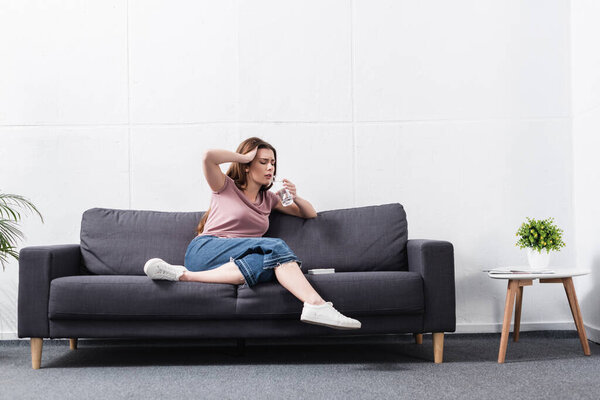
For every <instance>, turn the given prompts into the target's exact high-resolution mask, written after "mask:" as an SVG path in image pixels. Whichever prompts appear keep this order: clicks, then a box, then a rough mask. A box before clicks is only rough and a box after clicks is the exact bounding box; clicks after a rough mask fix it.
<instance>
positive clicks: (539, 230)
mask: <svg viewBox="0 0 600 400" xmlns="http://www.w3.org/2000/svg"><path fill="white" fill-rule="evenodd" d="M562 233H563V231H562V229H560V228H559V227H557V226H556V225H555V224H554V218H548V219H541V220H537V219H531V218H529V217H527V221H526V222H523V224H521V227H520V228H519V230H518V231H517V237H518V238H519V240H517V244H516V245H517V246H519V248H521V249H523V248H527V259H528V261H529V266H530V267H531V268H546V267H547V266H548V263H549V262H550V250H555V251H559V250H560V249H561V247H564V246H565V242H563V240H562Z"/></svg>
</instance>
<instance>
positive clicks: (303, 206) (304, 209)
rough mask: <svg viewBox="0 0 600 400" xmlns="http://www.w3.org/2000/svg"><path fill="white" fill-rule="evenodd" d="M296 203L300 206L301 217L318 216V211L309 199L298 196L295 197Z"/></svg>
mask: <svg viewBox="0 0 600 400" xmlns="http://www.w3.org/2000/svg"><path fill="white" fill-rule="evenodd" d="M294 203H296V205H297V206H298V209H299V210H300V217H302V218H317V212H316V211H315V208H314V207H313V206H312V204H310V203H309V202H308V200H304V199H303V198H301V197H299V196H296V198H295V199H294Z"/></svg>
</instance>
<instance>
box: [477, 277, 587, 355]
mask: <svg viewBox="0 0 600 400" xmlns="http://www.w3.org/2000/svg"><path fill="white" fill-rule="evenodd" d="M515 269H520V270H522V269H524V267H518V268H515ZM552 269H553V270H554V271H555V273H553V274H524V273H506V274H492V273H489V272H488V276H489V277H490V278H493V279H508V288H507V291H506V303H505V305H504V320H503V322H502V335H501V337H500V350H499V352H498V363H500V364H502V363H504V358H505V356H506V348H507V347H508V334H509V331H510V320H511V318H512V310H513V307H514V308H515V326H514V332H513V340H514V341H515V342H518V341H519V327H520V324H521V303H522V301H523V287H525V286H531V285H533V281H534V280H536V279H539V281H540V283H562V284H563V286H564V288H565V292H566V294H567V299H568V300H569V306H570V307H571V314H573V321H575V326H576V327H577V333H578V334H579V340H580V341H581V347H582V348H583V354H585V355H586V356H589V355H590V354H591V353H590V345H589V343H588V341H587V336H586V335H585V327H584V326H583V319H582V318H581V310H580V309H579V303H578V302H577V295H576V294H575V287H574V286H573V277H574V276H580V275H586V274H589V271H583V270H563V269H556V268H552ZM515 297H516V302H515Z"/></svg>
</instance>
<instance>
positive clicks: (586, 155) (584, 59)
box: [571, 0, 600, 342]
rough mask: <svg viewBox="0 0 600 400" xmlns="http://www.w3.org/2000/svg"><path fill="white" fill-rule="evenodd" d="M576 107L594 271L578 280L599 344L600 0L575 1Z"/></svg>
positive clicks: (581, 239) (580, 219)
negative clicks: (599, 45)
mask: <svg viewBox="0 0 600 400" xmlns="http://www.w3.org/2000/svg"><path fill="white" fill-rule="evenodd" d="M571 16H572V17H571V32H572V38H573V39H572V45H571V54H572V72H573V81H572V99H573V102H572V110H573V160H574V179H573V181H574V206H575V207H574V208H575V227H576V230H575V233H576V238H577V239H576V240H577V264H578V265H579V266H581V267H583V268H586V269H589V270H590V271H591V272H592V273H591V275H590V276H587V277H586V279H582V280H580V281H579V282H578V286H577V291H578V295H579V301H580V303H581V311H582V314H583V318H584V324H585V325H586V327H587V333H588V336H589V337H590V338H591V339H592V340H594V341H595V342H600V297H598V293H597V291H598V288H600V236H599V235H598V222H600V210H599V209H598V205H599V204H600V188H599V187H598V183H599V182H600V160H599V159H598V154H597V153H598V149H600V135H599V132H600V49H599V48H598V38H599V37H600V27H599V26H598V23H597V22H598V20H599V19H600V3H598V2H597V1H594V0H573V2H572V6H571Z"/></svg>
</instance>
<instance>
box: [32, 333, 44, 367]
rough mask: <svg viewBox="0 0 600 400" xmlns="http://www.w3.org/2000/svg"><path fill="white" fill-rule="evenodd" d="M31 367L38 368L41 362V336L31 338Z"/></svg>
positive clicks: (42, 341)
mask: <svg viewBox="0 0 600 400" xmlns="http://www.w3.org/2000/svg"><path fill="white" fill-rule="evenodd" d="M30 342H31V368H33V369H40V365H41V364H42V345H43V343H44V340H43V339H42V338H31V339H30Z"/></svg>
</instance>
